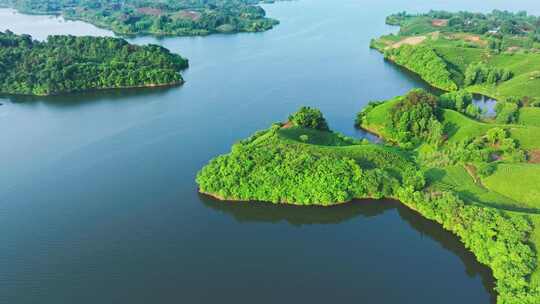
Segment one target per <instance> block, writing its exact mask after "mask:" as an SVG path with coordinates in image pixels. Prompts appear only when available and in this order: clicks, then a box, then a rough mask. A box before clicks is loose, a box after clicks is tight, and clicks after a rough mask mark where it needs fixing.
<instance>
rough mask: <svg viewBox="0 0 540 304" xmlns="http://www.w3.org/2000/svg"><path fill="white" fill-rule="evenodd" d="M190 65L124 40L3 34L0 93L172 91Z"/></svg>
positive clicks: (165, 52)
mask: <svg viewBox="0 0 540 304" xmlns="http://www.w3.org/2000/svg"><path fill="white" fill-rule="evenodd" d="M187 66H188V61H187V60H186V59H184V58H182V57H181V56H179V55H176V54H172V53H170V52H169V51H168V50H167V49H165V48H163V47H161V46H157V45H147V46H136V45H131V44H129V43H127V42H126V41H125V40H123V39H118V38H105V37H74V36H50V37H49V38H48V40H47V41H45V42H38V41H34V40H32V39H31V37H30V36H28V35H15V34H13V33H12V32H9V31H7V32H5V33H2V32H0V67H1V69H0V92H2V93H8V94H25V95H51V94H59V93H66V92H76V91H84V90H92V89H104V88H120V87H140V86H156V85H169V84H175V83H180V82H182V81H183V80H182V76H181V75H180V73H179V72H180V71H181V70H182V69H185V68H187Z"/></svg>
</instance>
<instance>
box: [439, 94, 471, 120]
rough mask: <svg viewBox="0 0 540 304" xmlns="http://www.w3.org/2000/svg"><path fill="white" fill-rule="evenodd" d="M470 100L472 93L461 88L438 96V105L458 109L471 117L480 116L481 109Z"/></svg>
mask: <svg viewBox="0 0 540 304" xmlns="http://www.w3.org/2000/svg"><path fill="white" fill-rule="evenodd" d="M472 101H473V96H472V94H471V93H469V92H467V91H463V90H461V91H455V92H448V93H445V94H442V95H441V96H439V106H440V107H442V108H446V109H451V110H455V111H458V112H460V113H463V114H465V115H467V116H469V117H472V118H480V116H481V115H482V111H481V110H480V108H478V107H477V106H475V105H474V104H473V102H472Z"/></svg>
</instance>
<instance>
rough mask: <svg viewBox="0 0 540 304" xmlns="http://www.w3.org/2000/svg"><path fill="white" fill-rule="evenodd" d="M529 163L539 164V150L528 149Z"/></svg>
mask: <svg viewBox="0 0 540 304" xmlns="http://www.w3.org/2000/svg"><path fill="white" fill-rule="evenodd" d="M529 163H531V164H540V150H532V151H529Z"/></svg>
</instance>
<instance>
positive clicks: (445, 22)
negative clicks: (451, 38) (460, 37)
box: [431, 19, 448, 27]
mask: <svg viewBox="0 0 540 304" xmlns="http://www.w3.org/2000/svg"><path fill="white" fill-rule="evenodd" d="M431 25H433V26H436V27H444V26H448V19H433V20H432V21H431Z"/></svg>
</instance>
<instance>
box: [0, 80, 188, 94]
mask: <svg viewBox="0 0 540 304" xmlns="http://www.w3.org/2000/svg"><path fill="white" fill-rule="evenodd" d="M184 83H185V81H184V80H179V81H176V82H170V83H164V84H148V85H136V86H120V87H103V88H91V89H84V90H76V91H69V92H59V93H54V94H21V93H9V92H0V95H4V96H26V97H50V96H64V95H71V94H77V93H89V92H98V91H107V90H111V91H113V90H129V89H151V88H166V87H175V86H181V85H183V84H184Z"/></svg>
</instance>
